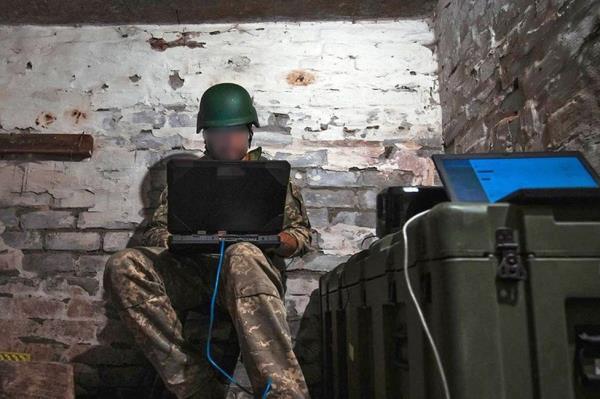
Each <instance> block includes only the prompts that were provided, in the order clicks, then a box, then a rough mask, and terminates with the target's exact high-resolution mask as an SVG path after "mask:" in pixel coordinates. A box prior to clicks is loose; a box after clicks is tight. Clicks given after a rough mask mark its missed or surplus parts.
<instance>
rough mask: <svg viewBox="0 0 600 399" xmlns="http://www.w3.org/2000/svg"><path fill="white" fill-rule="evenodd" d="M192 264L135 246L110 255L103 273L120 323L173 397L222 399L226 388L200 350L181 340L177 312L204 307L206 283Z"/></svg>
mask: <svg viewBox="0 0 600 399" xmlns="http://www.w3.org/2000/svg"><path fill="white" fill-rule="evenodd" d="M201 273H202V272H201V271H199V270H198V267H197V266H194V265H189V264H182V263H181V262H180V261H179V260H178V259H176V258H175V257H173V255H172V254H171V253H169V252H168V251H166V250H165V248H159V247H136V248H129V249H125V250H122V251H119V252H117V253H115V254H113V255H112V256H111V257H110V258H109V260H108V262H107V265H106V270H105V273H104V281H105V288H106V289H107V291H108V292H109V294H110V296H111V298H112V301H113V303H114V305H115V306H116V307H117V311H118V313H119V316H120V317H121V320H122V321H123V323H124V324H125V325H126V326H127V327H128V329H129V330H130V331H131V332H132V333H133V336H134V338H135V341H136V343H137V344H138V346H139V348H140V349H141V350H142V351H143V352H144V354H145V355H146V357H147V358H148V360H149V361H150V362H151V363H152V365H153V366H154V367H155V369H156V370H157V372H158V374H159V375H160V377H161V378H162V380H163V382H164V384H165V386H166V388H167V389H168V390H169V391H171V392H173V393H174V394H175V395H176V396H177V397H178V398H188V397H190V396H192V395H194V394H196V395H198V394H200V395H202V396H201V397H203V398H206V399H222V398H224V397H225V387H224V385H223V383H222V382H221V381H219V379H218V378H217V376H216V375H215V371H214V370H213V369H212V368H211V367H210V365H209V364H208V362H206V361H205V359H203V353H204V348H197V349H196V348H194V351H191V350H190V348H189V347H188V346H189V345H188V344H187V343H186V342H184V339H183V336H182V324H181V321H180V320H179V318H178V316H177V313H176V309H175V308H174V303H175V304H176V305H177V307H178V308H191V307H193V306H194V305H198V304H201V303H208V300H207V296H208V291H207V286H208V285H209V284H207V283H206V282H205V281H203V280H202V278H201V276H200V274H201Z"/></svg>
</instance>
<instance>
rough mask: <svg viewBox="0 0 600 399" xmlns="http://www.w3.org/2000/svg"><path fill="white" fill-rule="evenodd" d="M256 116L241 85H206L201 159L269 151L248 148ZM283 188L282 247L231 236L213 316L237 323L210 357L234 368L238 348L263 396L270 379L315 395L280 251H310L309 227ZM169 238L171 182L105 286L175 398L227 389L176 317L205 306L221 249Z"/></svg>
mask: <svg viewBox="0 0 600 399" xmlns="http://www.w3.org/2000/svg"><path fill="white" fill-rule="evenodd" d="M252 124H254V125H256V126H257V127H258V126H259V123H258V118H257V115H256V110H255V108H254V106H253V105H252V99H251V97H250V95H249V94H248V92H247V91H246V90H245V89H244V88H243V87H241V86H239V85H236V84H233V83H222V84H217V85H215V86H212V87H210V88H209V89H208V90H207V91H206V92H205V93H204V94H203V96H202V99H201V102H200V111H199V113H198V122H197V128H196V132H197V133H199V132H200V131H201V130H203V135H204V140H205V143H206V144H205V146H206V147H205V148H206V152H205V155H204V156H203V157H202V159H219V160H240V159H243V160H248V161H252V160H265V159H266V158H264V157H263V156H262V155H261V147H258V148H256V149H254V150H251V151H248V149H249V147H250V144H251V142H252ZM287 190H288V191H287V197H286V204H285V216H284V228H283V230H282V231H281V232H280V233H279V237H280V239H281V245H280V247H278V248H276V249H267V250H262V249H260V248H259V247H257V246H255V245H254V244H251V243H248V242H240V243H235V244H232V245H229V246H228V247H227V248H226V250H225V254H224V259H223V265H222V271H221V282H220V287H219V291H218V297H217V309H218V310H220V311H221V314H222V315H224V316H223V317H222V318H221V319H217V322H216V323H217V328H219V323H221V326H220V328H221V329H223V327H224V326H225V327H227V326H229V327H231V331H232V333H231V334H230V335H229V338H227V337H225V340H224V341H223V342H221V346H220V347H218V348H214V349H213V350H212V352H213V353H214V354H215V355H214V356H213V358H215V360H216V362H217V363H218V364H219V365H220V366H221V367H222V368H225V369H228V370H227V371H228V372H229V373H230V374H231V371H232V369H233V367H234V365H235V362H236V360H237V357H238V354H239V351H240V350H241V354H242V362H243V364H244V366H245V368H246V371H247V373H248V376H249V378H250V381H251V384H252V390H253V392H254V395H255V397H261V395H262V393H263V391H264V390H265V386H266V384H267V381H268V378H270V379H271V381H272V385H271V390H270V393H269V394H268V396H267V397H269V398H309V393H308V389H307V386H306V382H305V380H304V376H303V374H302V370H301V369H300V366H299V365H298V361H297V359H296V356H295V354H294V352H293V350H292V341H291V336H290V329H289V326H288V324H287V320H286V308H285V305H284V294H285V289H286V288H285V262H284V258H288V257H294V256H301V255H303V254H304V253H306V252H307V251H308V250H309V248H310V244H311V234H310V227H311V226H310V222H309V220H308V217H307V214H306V209H305V207H304V202H303V200H302V196H301V194H300V191H299V189H298V187H297V186H296V185H295V184H293V183H292V182H290V183H289V184H288V189H287ZM168 237H169V232H168V231H167V189H166V188H165V190H164V191H163V192H162V193H161V196H160V205H159V207H158V208H157V209H156V211H155V212H154V214H153V217H152V220H151V222H150V223H149V224H148V227H147V229H146V230H145V232H144V243H145V246H138V247H134V248H127V249H124V250H121V251H119V252H117V253H115V254H113V255H112V256H111V257H110V258H109V260H108V262H107V265H106V270H105V272H104V281H105V289H106V290H107V292H108V293H109V295H110V298H111V300H112V302H113V304H114V305H115V306H116V308H117V311H118V314H119V316H120V318H121V319H122V320H123V322H124V324H125V325H126V326H127V327H128V329H129V330H131V332H132V333H133V336H134V339H135V342H136V343H137V344H138V345H139V347H140V348H141V350H142V351H143V352H144V354H145V355H146V357H147V358H148V359H149V360H150V362H151V363H152V364H153V366H154V367H155V368H156V370H157V372H158V374H159V375H160V377H161V379H162V380H163V382H164V383H165V386H166V387H167V389H168V390H170V391H171V392H173V393H174V394H175V395H176V396H177V398H194V399H196V398H207V399H211V398H224V397H225V393H226V379H225V378H223V376H222V375H221V374H220V373H218V372H217V371H216V370H215V369H214V368H213V367H211V365H210V364H209V363H208V361H207V359H206V358H205V356H204V346H205V345H200V346H194V347H192V346H191V345H190V343H189V342H187V341H186V340H185V339H184V338H183V335H182V324H181V320H180V317H181V316H180V315H181V312H184V311H185V310H187V309H190V308H197V307H199V306H206V308H207V309H208V307H209V302H210V296H211V294H212V282H213V281H214V278H215V272H216V267H217V263H218V255H210V254H194V255H185V256H183V255H180V254H176V253H172V252H170V251H169V250H168V249H167V248H166V247H167V240H168ZM203 328H208V326H204V327H203ZM225 330H226V329H225ZM214 335H215V336H217V335H218V334H217V333H215V334H214ZM216 344H217V343H216V342H215V346H217V345H216Z"/></svg>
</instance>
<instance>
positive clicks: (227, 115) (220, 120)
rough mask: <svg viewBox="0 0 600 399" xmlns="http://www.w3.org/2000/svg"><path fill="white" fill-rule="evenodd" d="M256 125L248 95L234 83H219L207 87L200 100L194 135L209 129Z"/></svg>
mask: <svg viewBox="0 0 600 399" xmlns="http://www.w3.org/2000/svg"><path fill="white" fill-rule="evenodd" d="M249 124H254V125H256V127H260V125H259V124H258V116H257V115H256V109H255V108H254V106H253V105H252V98H251V97H250V94H249V93H248V92H247V91H246V89H244V88H243V87H242V86H240V85H237V84H235V83H219V84H216V85H214V86H211V87H209V88H208V89H207V90H206V91H205V92H204V94H203V95H202V99H201V100H200V111H199V112H198V119H197V121H196V133H199V132H200V130H202V129H206V128H211V127H228V126H236V125H249Z"/></svg>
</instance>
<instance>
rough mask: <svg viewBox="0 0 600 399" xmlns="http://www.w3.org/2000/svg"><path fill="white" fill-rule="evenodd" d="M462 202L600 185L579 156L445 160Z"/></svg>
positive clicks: (454, 190) (450, 181) (444, 166)
mask: <svg viewBox="0 0 600 399" xmlns="http://www.w3.org/2000/svg"><path fill="white" fill-rule="evenodd" d="M442 164H443V168H444V169H445V173H446V182H445V184H446V185H450V186H451V190H452V191H453V192H454V195H455V197H456V199H455V200H458V201H468V202H496V201H498V200H499V199H501V198H503V197H504V196H506V195H508V194H511V193H513V192H515V191H517V190H519V189H522V188H533V189H536V188H598V187H599V185H598V182H597V181H596V179H595V178H594V176H593V175H592V174H591V173H590V171H589V170H588V169H587V168H586V167H585V165H584V164H583V163H582V161H581V160H580V159H579V157H577V156H575V155H573V156H538V157H535V156H532V157H524V156H519V157H506V156H505V157H498V158H495V157H489V156H487V157H473V158H466V157H463V158H446V159H443V160H442Z"/></svg>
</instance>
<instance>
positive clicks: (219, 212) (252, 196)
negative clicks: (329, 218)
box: [167, 160, 290, 235]
mask: <svg viewBox="0 0 600 399" xmlns="http://www.w3.org/2000/svg"><path fill="white" fill-rule="evenodd" d="M289 176H290V164H289V163H288V162H286V161H215V160H172V161H170V162H169V163H168V165H167V185H168V196H169V198H168V201H169V205H168V230H169V232H170V233H171V234H197V233H206V234H215V233H217V232H219V231H225V232H226V233H227V234H265V235H267V234H277V233H279V232H280V231H281V229H282V227H283V215H284V209H285V197H286V194H287V185H288V181H289Z"/></svg>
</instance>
